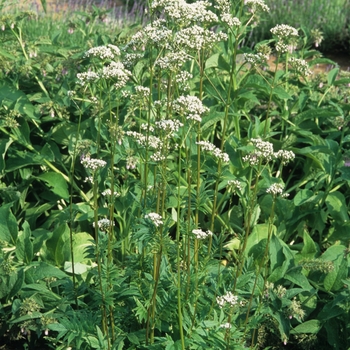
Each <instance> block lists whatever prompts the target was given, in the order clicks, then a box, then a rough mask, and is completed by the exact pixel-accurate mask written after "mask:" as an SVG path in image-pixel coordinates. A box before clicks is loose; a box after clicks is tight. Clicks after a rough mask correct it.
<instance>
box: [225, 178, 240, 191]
mask: <svg viewBox="0 0 350 350" xmlns="http://www.w3.org/2000/svg"><path fill="white" fill-rule="evenodd" d="M227 186H229V187H231V188H232V189H237V190H239V191H241V190H242V184H241V182H240V181H239V180H228V181H227Z"/></svg>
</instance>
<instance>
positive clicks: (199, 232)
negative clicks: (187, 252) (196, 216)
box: [192, 229, 213, 239]
mask: <svg viewBox="0 0 350 350" xmlns="http://www.w3.org/2000/svg"><path fill="white" fill-rule="evenodd" d="M192 233H193V234H194V235H195V236H196V238H197V239H205V238H207V237H209V236H212V235H213V232H211V231H210V230H207V231H203V230H201V229H197V230H192Z"/></svg>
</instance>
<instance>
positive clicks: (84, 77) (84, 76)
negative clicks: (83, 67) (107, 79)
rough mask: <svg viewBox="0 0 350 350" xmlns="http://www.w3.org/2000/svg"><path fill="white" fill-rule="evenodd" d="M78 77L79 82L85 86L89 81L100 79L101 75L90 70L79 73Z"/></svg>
mask: <svg viewBox="0 0 350 350" xmlns="http://www.w3.org/2000/svg"><path fill="white" fill-rule="evenodd" d="M77 78H78V84H80V85H82V86H84V85H85V84H87V83H90V82H96V81H98V80H99V79H100V76H99V75H98V74H97V73H95V72H92V71H88V72H83V73H78V74H77Z"/></svg>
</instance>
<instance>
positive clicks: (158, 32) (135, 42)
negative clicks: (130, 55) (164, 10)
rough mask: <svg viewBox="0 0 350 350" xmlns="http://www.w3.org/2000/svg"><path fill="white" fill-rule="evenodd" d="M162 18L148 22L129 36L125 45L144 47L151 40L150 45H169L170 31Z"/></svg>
mask: <svg viewBox="0 0 350 350" xmlns="http://www.w3.org/2000/svg"><path fill="white" fill-rule="evenodd" d="M164 23H165V20H164V19H157V20H155V21H154V22H153V23H151V24H148V25H147V26H145V27H144V28H143V29H142V30H140V31H139V32H137V33H136V34H134V35H133V36H132V37H131V40H130V41H129V43H128V44H127V45H126V46H125V48H128V47H130V46H131V47H133V48H135V47H138V48H140V49H144V47H145V45H146V44H148V43H149V42H151V43H150V44H152V45H161V46H162V45H165V47H168V46H169V42H171V40H172V31H171V30H170V29H168V28H167V27H165V26H164Z"/></svg>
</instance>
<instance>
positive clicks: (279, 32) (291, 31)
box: [270, 24, 299, 40]
mask: <svg viewBox="0 0 350 350" xmlns="http://www.w3.org/2000/svg"><path fill="white" fill-rule="evenodd" d="M270 32H271V33H272V34H273V35H276V36H277V38H278V39H279V40H284V39H293V38H296V37H297V36H298V35H299V34H298V30H297V29H295V28H294V27H291V26H289V25H287V24H277V25H276V26H275V27H273V28H271V29H270Z"/></svg>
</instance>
